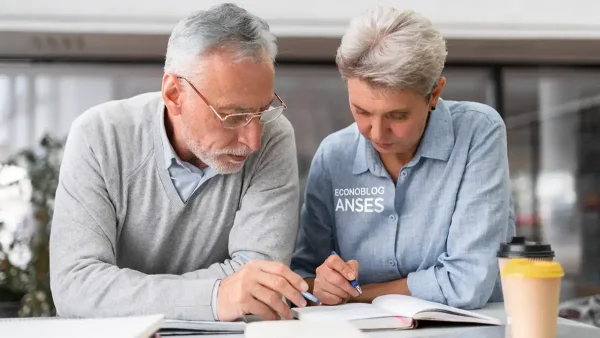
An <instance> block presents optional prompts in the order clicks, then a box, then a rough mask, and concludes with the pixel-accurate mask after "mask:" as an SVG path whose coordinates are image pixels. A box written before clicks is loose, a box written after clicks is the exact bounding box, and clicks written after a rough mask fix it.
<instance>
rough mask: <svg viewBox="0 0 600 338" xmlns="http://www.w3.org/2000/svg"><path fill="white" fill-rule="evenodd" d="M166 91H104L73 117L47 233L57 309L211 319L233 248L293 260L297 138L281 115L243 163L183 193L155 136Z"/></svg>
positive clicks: (235, 264) (231, 268) (75, 313)
mask: <svg viewBox="0 0 600 338" xmlns="http://www.w3.org/2000/svg"><path fill="white" fill-rule="evenodd" d="M163 110H164V104H163V102H162V98H161V96H160V93H149V94H143V95H140V96H136V97H133V98H131V99H127V100H121V101H112V102H108V103H105V104H102V105H99V106H96V107H94V108H91V109H90V110H88V111H86V112H85V113H84V114H82V115H81V116H80V117H78V118H77V119H76V120H75V121H74V122H73V125H72V127H71V130H70V132H69V136H68V140H67V144H66V147H65V152H64V157H63V162H62V165H61V169H60V181H59V186H58V190H57V192H56V200H55V210H54V217H53V220H52V230H51V236H50V277H51V287H52V295H53V298H54V301H55V305H56V308H57V311H58V314H59V315H60V316H64V317H97V316H125V315H134V314H150V313H163V314H165V315H166V317H167V318H176V319H189V320H213V319H214V318H213V311H212V306H213V304H212V298H213V297H212V293H213V287H214V286H215V283H216V282H217V281H218V280H220V279H223V278H225V277H226V276H228V275H230V274H232V273H233V272H235V271H236V270H237V269H239V268H240V266H241V264H242V262H241V261H237V259H236V260H232V259H231V257H232V256H233V254H234V253H236V252H244V253H246V254H247V255H248V256H250V257H253V258H257V259H267V260H273V261H279V262H283V263H285V264H289V263H290V260H291V254H292V251H293V249H294V244H295V241H296V236H297V229H298V214H299V205H298V203H299V196H298V194H299V192H298V168H297V159H296V145H295V141H294V133H293V129H292V126H291V124H290V123H289V121H288V120H287V119H286V118H285V117H284V116H281V117H280V118H279V119H277V120H276V121H274V122H272V123H270V124H267V125H265V126H264V128H263V132H262V137H261V140H262V143H261V149H260V150H259V151H258V152H256V153H255V154H253V155H251V156H250V157H249V158H248V160H247V162H246V163H245V165H244V168H243V170H241V171H240V172H239V173H235V174H231V175H217V176H215V177H213V178H211V179H210V180H209V181H207V182H206V183H204V184H203V185H202V186H201V187H200V188H199V190H198V191H197V192H196V193H195V194H194V195H193V196H192V197H191V198H190V200H188V201H187V203H185V204H184V203H183V202H182V201H181V199H180V197H179V195H178V194H177V191H176V190H175V187H174V186H173V183H172V182H171V180H170V177H169V173H168V171H167V169H166V166H165V163H164V161H165V157H164V154H163V148H162V145H161V138H160V127H159V126H160V123H159V121H160V120H159V118H160V114H163Z"/></svg>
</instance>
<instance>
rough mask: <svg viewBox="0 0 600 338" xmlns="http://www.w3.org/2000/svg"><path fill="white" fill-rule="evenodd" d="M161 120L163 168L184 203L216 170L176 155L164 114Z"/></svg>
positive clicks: (215, 173)
mask: <svg viewBox="0 0 600 338" xmlns="http://www.w3.org/2000/svg"><path fill="white" fill-rule="evenodd" d="M161 121H162V130H161V133H160V136H161V139H162V143H163V151H164V156H165V169H167V170H168V171H169V175H170V176H171V181H172V182H173V185H174V186H175V190H177V193H178V194H179V197H181V200H182V201H183V203H185V202H187V201H188V200H189V199H190V197H192V195H193V194H194V192H196V190H198V188H199V187H200V186H202V184H204V182H206V181H208V180H209V179H211V178H212V177H214V176H216V175H217V172H216V171H214V170H213V169H212V168H210V167H206V168H204V169H200V168H198V167H196V166H195V165H193V164H191V163H188V162H185V161H182V160H181V159H180V158H179V156H177V153H175V150H174V149H173V146H172V145H171V142H169V138H168V137H167V132H166V128H165V116H164V114H163V116H162V118H161Z"/></svg>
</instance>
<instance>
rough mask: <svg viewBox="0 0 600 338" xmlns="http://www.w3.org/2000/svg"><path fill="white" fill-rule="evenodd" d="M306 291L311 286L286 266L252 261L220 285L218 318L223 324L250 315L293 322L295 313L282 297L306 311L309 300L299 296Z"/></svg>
mask: <svg viewBox="0 0 600 338" xmlns="http://www.w3.org/2000/svg"><path fill="white" fill-rule="evenodd" d="M307 290H308V284H306V282H305V281H304V280H303V279H302V277H300V276H299V275H297V274H296V273H294V272H292V270H290V269H289V268H288V267H287V266H285V265H283V264H280V263H276V262H269V261H260V260H253V261H250V262H249V263H247V264H246V265H244V266H243V267H242V268H241V269H240V270H239V271H238V272H236V273H234V274H233V275H230V276H228V277H227V278H225V279H224V280H223V281H222V282H221V284H220V285H219V291H218V292H219V293H218V296H217V316H218V317H219V320H220V321H232V320H236V319H238V318H240V317H242V316H244V315H247V314H253V315H257V316H260V317H262V318H263V319H267V320H277V319H280V316H283V317H284V318H286V319H292V312H291V310H290V308H289V306H288V305H287V304H286V303H284V301H283V300H282V299H281V296H284V297H285V298H287V299H288V300H290V301H291V302H293V303H294V304H296V306H299V307H304V306H306V300H305V299H304V297H302V295H301V294H300V292H303V291H307Z"/></svg>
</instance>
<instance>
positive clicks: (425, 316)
mask: <svg viewBox="0 0 600 338" xmlns="http://www.w3.org/2000/svg"><path fill="white" fill-rule="evenodd" d="M292 311H293V313H294V316H295V317H296V318H297V319H299V320H314V321H323V320H324V321H332V320H345V321H350V322H351V323H352V324H353V325H354V326H356V327H357V328H359V329H361V330H363V331H377V330H407V329H414V328H417V326H418V325H419V323H420V322H423V321H433V322H448V323H466V324H483V325H502V322H501V321H500V320H498V319H496V318H492V317H489V316H484V315H482V314H479V313H476V312H473V311H466V310H462V309H458V308H455V307H452V306H448V305H444V304H438V303H434V302H429V301H426V300H422V299H418V298H415V297H410V296H404V295H385V296H380V297H377V298H375V299H374V300H373V301H372V302H371V303H370V304H365V303H350V304H342V305H335V306H312V307H306V308H293V309H292Z"/></svg>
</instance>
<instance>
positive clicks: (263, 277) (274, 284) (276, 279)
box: [256, 271, 306, 307]
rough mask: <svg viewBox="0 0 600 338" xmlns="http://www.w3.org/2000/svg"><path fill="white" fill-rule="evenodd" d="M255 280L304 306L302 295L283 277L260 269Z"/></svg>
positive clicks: (304, 301)
mask: <svg viewBox="0 0 600 338" xmlns="http://www.w3.org/2000/svg"><path fill="white" fill-rule="evenodd" d="M256 280H257V282H258V283H259V284H260V285H262V286H265V287H267V288H269V289H270V290H273V291H275V292H277V293H279V294H281V295H282V296H284V297H285V298H287V299H289V300H290V301H291V302H292V303H294V304H296V305H297V306H300V307H305V306H306V300H305V299H304V297H303V296H302V295H301V294H300V292H299V291H298V290H296V289H295V288H294V287H293V286H292V285H291V284H290V282H289V281H288V280H287V279H285V278H284V277H282V276H279V275H274V274H270V273H267V272H263V271H261V272H260V273H258V274H257V276H256Z"/></svg>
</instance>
